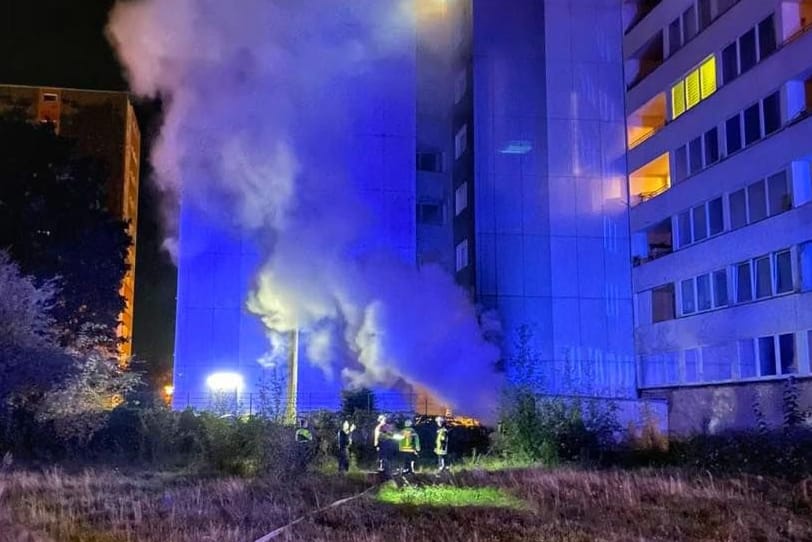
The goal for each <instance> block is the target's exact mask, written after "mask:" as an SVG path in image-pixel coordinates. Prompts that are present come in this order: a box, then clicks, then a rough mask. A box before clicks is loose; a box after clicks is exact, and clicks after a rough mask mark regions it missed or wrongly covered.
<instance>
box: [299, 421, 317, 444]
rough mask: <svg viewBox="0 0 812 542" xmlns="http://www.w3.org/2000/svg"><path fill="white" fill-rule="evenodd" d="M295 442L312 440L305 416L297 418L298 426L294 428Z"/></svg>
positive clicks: (311, 433)
mask: <svg viewBox="0 0 812 542" xmlns="http://www.w3.org/2000/svg"><path fill="white" fill-rule="evenodd" d="M296 442H299V443H306V442H313V432H312V431H310V428H309V427H308V424H307V420H306V419H305V418H301V419H300V420H299V427H298V428H297V429H296Z"/></svg>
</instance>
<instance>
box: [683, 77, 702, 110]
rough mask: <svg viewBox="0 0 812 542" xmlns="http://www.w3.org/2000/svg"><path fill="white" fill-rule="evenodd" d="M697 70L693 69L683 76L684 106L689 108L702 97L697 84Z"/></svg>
mask: <svg viewBox="0 0 812 542" xmlns="http://www.w3.org/2000/svg"><path fill="white" fill-rule="evenodd" d="M699 81H700V79H699V70H694V71H692V72H691V73H689V74H688V76H687V77H686V78H685V108H686V109H691V108H692V107H693V106H695V105H696V104H698V103H699V102H700V100H701V99H702V91H701V90H700V86H699Z"/></svg>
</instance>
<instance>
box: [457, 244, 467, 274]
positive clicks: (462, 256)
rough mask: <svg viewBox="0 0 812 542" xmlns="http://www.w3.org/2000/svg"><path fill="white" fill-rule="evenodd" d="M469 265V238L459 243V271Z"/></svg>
mask: <svg viewBox="0 0 812 542" xmlns="http://www.w3.org/2000/svg"><path fill="white" fill-rule="evenodd" d="M466 267H468V239H465V240H463V241H462V242H461V243H460V244H458V245H457V271H462V270H463V269H465V268H466Z"/></svg>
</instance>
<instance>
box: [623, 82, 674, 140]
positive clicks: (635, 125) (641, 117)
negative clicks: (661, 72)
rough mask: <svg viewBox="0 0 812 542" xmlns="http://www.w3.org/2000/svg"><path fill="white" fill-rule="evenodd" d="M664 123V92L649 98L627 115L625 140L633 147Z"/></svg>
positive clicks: (655, 131) (651, 134)
mask: <svg viewBox="0 0 812 542" xmlns="http://www.w3.org/2000/svg"><path fill="white" fill-rule="evenodd" d="M665 123H666V105H665V93H664V92H662V93H660V94H658V95H657V96H655V97H654V98H652V99H651V100H649V102H648V103H647V104H645V105H644V106H643V107H641V108H640V109H638V110H637V111H635V112H634V113H632V114H631V115H629V117H628V119H627V122H626V126H627V132H626V140H627V142H628V146H629V149H633V148H634V147H636V146H637V145H639V144H640V143H642V142H643V141H645V140H647V139H648V138H649V137H651V136H653V135H654V134H655V133H657V131H658V130H660V128H662V127H663V126H665Z"/></svg>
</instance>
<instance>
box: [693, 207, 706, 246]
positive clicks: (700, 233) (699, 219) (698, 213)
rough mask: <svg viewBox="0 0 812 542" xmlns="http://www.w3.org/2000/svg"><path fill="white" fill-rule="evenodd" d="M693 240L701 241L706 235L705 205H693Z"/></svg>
mask: <svg viewBox="0 0 812 542" xmlns="http://www.w3.org/2000/svg"><path fill="white" fill-rule="evenodd" d="M693 215H694V241H701V240H703V239H707V237H708V217H707V215H706V214H705V206H704V205H700V206H699V207H694V211H693Z"/></svg>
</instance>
